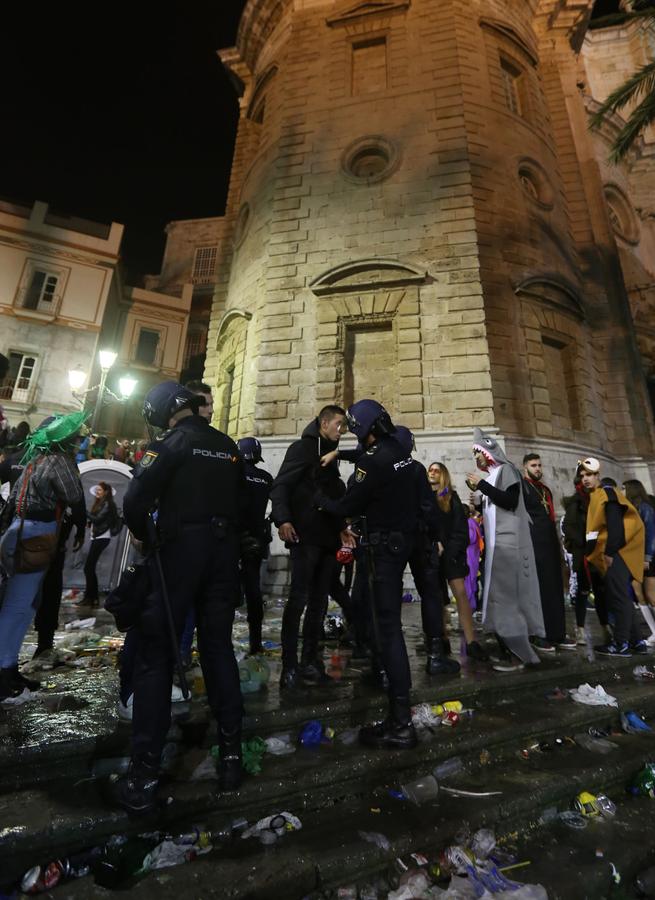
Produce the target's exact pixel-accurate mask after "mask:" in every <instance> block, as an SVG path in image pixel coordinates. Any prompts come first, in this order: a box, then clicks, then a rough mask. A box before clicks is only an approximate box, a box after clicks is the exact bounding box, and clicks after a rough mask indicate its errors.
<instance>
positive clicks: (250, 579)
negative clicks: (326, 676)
mask: <svg viewBox="0 0 655 900" xmlns="http://www.w3.org/2000/svg"><path fill="white" fill-rule="evenodd" d="M237 447H238V448H239V451H240V453H241V456H243V458H244V460H245V471H246V489H247V491H248V512H249V514H248V521H247V523H246V531H245V532H244V534H243V536H242V540H241V584H242V587H243V592H244V594H245V595H246V604H247V608H248V636H249V638H250V654H251V656H252V655H254V654H257V653H261V652H262V649H263V648H262V621H263V618H264V599H263V597H262V588H261V580H260V570H261V563H262V560H263V559H266V557H267V556H268V545H269V544H270V542H271V540H272V538H271V525H270V522H268V521H267V519H266V507H267V506H268V501H269V497H270V494H271V485H272V483H273V476H272V475H271V474H270V472H267V471H266V469H261V468H259V466H258V463H260V462H263V460H262V445H261V444H260V443H259V441H258V440H257V438H254V437H245V438H241V440H239V441H237Z"/></svg>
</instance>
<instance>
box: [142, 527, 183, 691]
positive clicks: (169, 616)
mask: <svg viewBox="0 0 655 900" xmlns="http://www.w3.org/2000/svg"><path fill="white" fill-rule="evenodd" d="M148 531H149V532H150V537H151V541H152V556H153V558H154V560H155V568H156V569H157V575H158V577H159V587H160V590H161V599H162V605H163V607H164V611H165V613H166V621H167V622H168V632H169V634H170V637H171V646H172V648H173V659H174V662H175V668H176V669H177V674H178V676H179V679H180V688H181V690H182V696H183V697H184V699H185V700H188V699H189V697H190V696H191V694H190V691H189V685H188V684H187V680H186V673H185V671H184V666H183V665H182V657H181V656H180V645H179V641H178V638H177V632H176V631H175V622H174V621H173V610H172V609H171V602H170V600H169V597H168V588H167V587H166V579H165V578H164V570H163V568H162V564H161V555H160V553H159V545H158V543H157V529H156V528H155V523H154V521H153V519H152V516H148Z"/></svg>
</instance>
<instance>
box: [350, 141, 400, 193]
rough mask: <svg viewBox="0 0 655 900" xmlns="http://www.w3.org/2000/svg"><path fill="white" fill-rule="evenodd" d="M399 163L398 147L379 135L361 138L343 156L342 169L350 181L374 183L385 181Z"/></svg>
mask: <svg viewBox="0 0 655 900" xmlns="http://www.w3.org/2000/svg"><path fill="white" fill-rule="evenodd" d="M398 163H399V153H398V148H397V147H396V146H395V144H393V143H392V142H391V141H390V140H388V139H387V138H384V137H380V136H379V135H371V136H368V137H363V138H359V140H357V141H355V142H354V143H352V144H351V145H350V146H349V147H348V148H347V149H346V150H345V152H344V154H343V156H342V157H341V170H342V172H343V174H344V175H345V176H346V178H348V179H349V181H354V182H357V183H358V184H373V183H375V182H376V181H383V180H384V179H385V178H388V177H389V176H390V175H391V174H392V172H394V171H395V170H396V167H397V166H398Z"/></svg>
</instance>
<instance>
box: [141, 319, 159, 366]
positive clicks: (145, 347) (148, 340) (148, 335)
mask: <svg viewBox="0 0 655 900" xmlns="http://www.w3.org/2000/svg"><path fill="white" fill-rule="evenodd" d="M160 338H161V334H160V333H159V332H158V331H153V329H151V328H141V330H140V331H139V337H138V339H137V344H136V351H135V354H134V361H135V362H138V363H142V364H143V365H144V366H153V365H154V364H155V361H156V360H157V356H158V352H157V351H158V350H159V340H160Z"/></svg>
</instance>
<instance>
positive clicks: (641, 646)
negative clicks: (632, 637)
mask: <svg viewBox="0 0 655 900" xmlns="http://www.w3.org/2000/svg"><path fill="white" fill-rule="evenodd" d="M630 649H631V650H632V652H633V653H637V654H644V653H648V652H649V651H650V647H649V646H648V643H647V642H646V641H635V642H634V644H630Z"/></svg>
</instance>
